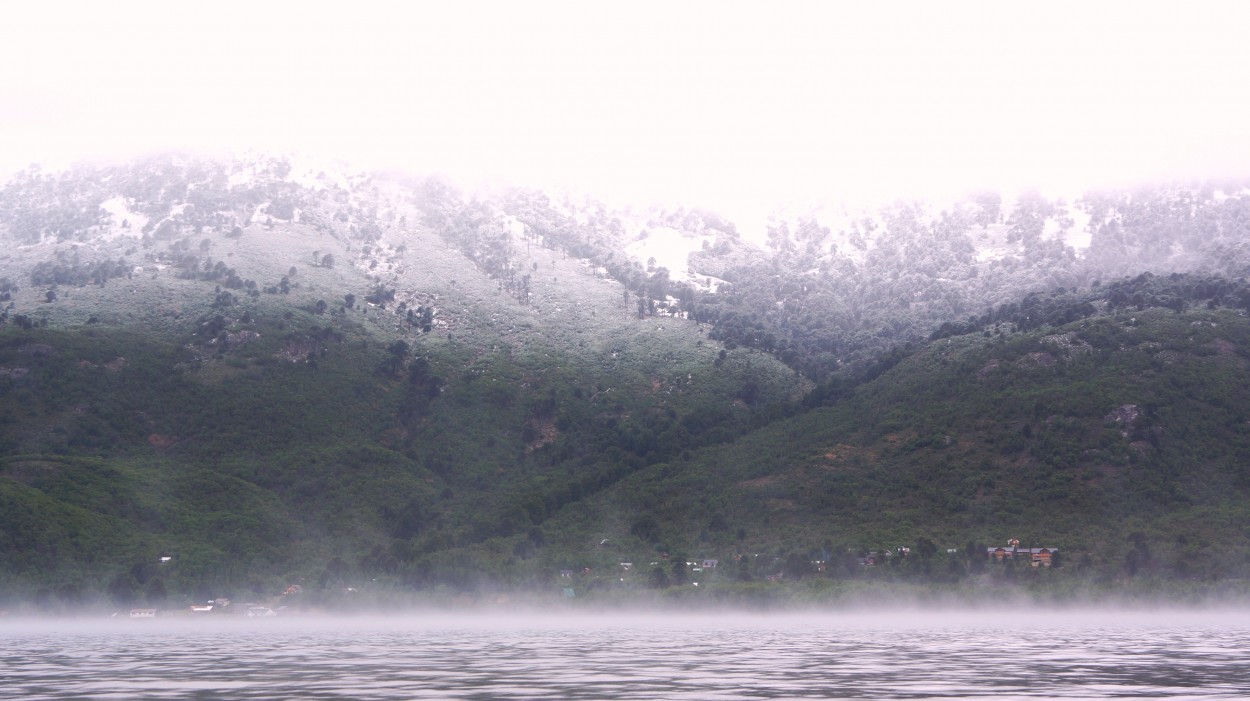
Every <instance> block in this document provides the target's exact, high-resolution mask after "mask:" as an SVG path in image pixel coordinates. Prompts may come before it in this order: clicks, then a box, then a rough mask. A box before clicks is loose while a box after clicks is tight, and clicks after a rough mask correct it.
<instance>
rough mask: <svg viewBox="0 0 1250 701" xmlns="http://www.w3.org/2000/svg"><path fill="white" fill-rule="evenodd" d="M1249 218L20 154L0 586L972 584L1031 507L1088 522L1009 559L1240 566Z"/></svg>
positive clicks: (1244, 560) (1237, 192) (988, 580)
mask: <svg viewBox="0 0 1250 701" xmlns="http://www.w3.org/2000/svg"><path fill="white" fill-rule="evenodd" d="M1248 227H1250V191H1247V189H1246V187H1245V184H1244V183H1240V182H1236V181H1220V182H1207V183H1195V184H1177V185H1170V186H1160V187H1154V188H1146V189H1139V190H1135V191H1132V192H1104V193H1091V194H1088V195H1085V196H1083V197H1081V198H1080V199H1078V200H1070V201H1056V200H1052V199H1047V198H1046V197H1043V196H1041V195H1026V196H1021V197H1017V198H1013V199H1004V198H1002V197H1000V196H998V195H995V194H993V193H986V194H982V195H977V196H974V197H971V198H968V199H966V200H962V201H949V202H944V203H940V204H932V203H915V202H907V201H902V202H897V203H894V204H891V205H888V206H885V207H881V208H877V209H869V210H862V211H854V210H850V211H840V212H838V213H837V216H828V215H826V213H825V212H813V213H808V214H806V215H805V216H795V217H793V218H787V217H785V216H781V217H778V218H775V219H774V220H773V221H772V222H771V223H770V224H769V225H768V227H767V229H766V230H764V231H762V232H746V231H742V230H739V226H738V224H736V223H735V222H734V221H731V220H729V219H728V218H726V217H723V216H721V215H719V214H717V213H715V212H713V211H709V210H703V209H684V208H676V209H658V208H657V209H643V208H637V209H614V208H611V207H609V206H607V205H605V204H602V203H598V202H595V201H593V200H590V199H576V200H574V199H562V198H560V197H558V196H557V197H552V196H550V195H549V194H546V193H543V192H540V191H536V190H524V189H499V190H495V191H491V190H486V189H479V190H476V191H474V192H473V193H472V194H465V193H464V192H463V191H461V190H459V189H458V188H457V186H456V184H455V183H452V182H449V181H447V180H445V179H441V178H437V177H424V176H413V175H407V174H404V173H401V172H396V171H388V172H386V173H369V172H364V171H356V170H352V169H350V168H346V167H338V168H335V167H324V166H321V165H318V166H315V167H313V168H309V167H307V166H305V165H303V164H301V163H300V161H299V159H288V158H286V157H281V156H268V155H264V156H258V155H253V156H247V157H240V158H235V159H210V158H204V157H198V156H193V155H185V154H183V155H178V154H173V155H161V156H155V157H151V158H148V159H144V160H138V161H134V162H130V163H126V164H123V165H113V166H104V165H93V166H82V167H78V168H75V169H71V170H67V171H49V172H46V173H45V172H42V171H39V170H27V171H24V172H22V173H20V174H18V175H17V176H16V177H15V178H13V179H12V180H10V181H9V182H7V183H6V184H5V185H4V187H3V190H0V236H2V237H3V240H4V242H5V245H4V253H3V254H0V287H2V288H3V289H2V290H0V294H3V303H4V305H5V308H4V311H3V315H2V316H0V319H2V320H3V326H0V371H2V372H0V411H2V412H3V413H2V417H3V419H2V425H0V446H2V448H3V463H2V464H0V500H2V507H3V508H0V533H2V534H3V540H2V541H0V557H3V564H4V567H3V570H2V572H3V575H2V576H3V577H4V581H3V585H4V591H5V592H6V596H7V597H9V598H10V599H20V600H26V601H38V602H41V603H43V604H44V605H47V606H60V605H69V604H73V603H81V602H83V601H96V600H101V601H113V602H116V603H119V604H121V603H126V602H131V603H139V602H149V603H152V604H153V605H165V604H167V603H169V602H170V601H171V600H179V598H180V597H188V596H196V597H201V596H219V595H223V594H225V593H231V594H233V595H238V596H244V595H249V596H257V597H260V596H265V595H276V594H277V593H279V592H282V591H284V590H285V589H286V588H287V587H288V586H289V585H290V584H292V583H299V584H301V587H303V589H304V591H306V592H307V593H308V597H305V598H306V599H313V600H315V601H316V602H318V603H319V604H320V605H332V604H335V603H336V602H337V603H338V604H343V603H344V597H349V594H348V593H347V592H348V591H349V590H351V594H350V596H358V595H361V592H367V596H373V597H378V596H382V595H383V593H386V594H387V595H393V594H394V593H395V592H411V591H452V592H455V591H466V592H474V591H481V590H492V591H495V590H500V589H507V590H527V591H537V592H547V593H551V592H555V591H557V590H560V589H562V588H563V587H564V586H566V585H568V586H572V587H573V588H574V589H575V590H576V591H578V592H580V594H581V595H585V593H586V592H587V591H589V592H598V593H601V594H603V595H620V596H630V595H633V594H635V593H637V592H655V591H660V592H670V591H671V592H684V591H689V590H690V588H691V587H690V585H691V583H692V581H693V579H692V576H693V575H694V574H695V573H694V572H693V571H691V568H688V567H686V566H684V565H679V564H676V563H678V562H687V561H689V562H698V563H700V564H703V563H704V561H705V560H706V561H712V560H716V561H718V562H719V563H726V564H722V565H721V566H719V567H717V568H704V567H699V569H700V570H701V572H699V573H698V577H699V579H701V580H702V581H701V584H702V585H703V586H704V587H705V589H706V590H707V591H713V592H716V591H719V592H721V594H720V596H725V597H730V598H732V597H739V596H757V595H758V596H764V595H767V594H760V593H759V591H757V588H758V587H767V586H771V585H769V584H764V583H763V582H767V581H768V580H769V578H773V579H776V580H781V582H783V584H777V586H781V587H784V586H785V585H784V582H786V581H790V582H793V581H799V582H805V583H809V584H811V585H812V586H817V585H818V586H819V587H825V588H829V587H833V588H834V589H835V590H837V588H838V587H846V586H859V585H861V584H863V583H865V582H870V583H871V582H878V581H880V580H890V581H897V582H902V583H925V584H926V585H927V586H944V587H954V588H961V587H962V588H970V589H972V590H976V589H977V588H978V587H984V586H997V585H998V584H1004V583H1010V582H1017V584H1019V581H1018V578H1019V577H1020V576H1021V574H1022V573H1019V572H1016V571H1015V570H1013V569H1010V568H1003V567H999V568H997V569H995V568H990V567H988V563H987V562H986V559H985V557H984V550H983V548H984V546H985V545H991V544H993V545H996V544H1001V543H1000V541H1004V540H1005V539H1006V538H1009V537H1015V538H1019V539H1021V540H1022V541H1027V543H1026V544H1033V545H1036V546H1041V545H1045V546H1048V547H1059V548H1060V552H1062V553H1064V555H1065V558H1064V563H1063V567H1062V568H1057V569H1055V570H1054V571H1053V572H1047V573H1040V572H1039V571H1033V572H1032V578H1031V579H1028V578H1026V580H1025V581H1024V584H1022V586H1024V585H1027V586H1033V587H1051V589H1048V590H1047V591H1052V592H1053V591H1067V590H1081V589H1082V588H1095V589H1096V588H1097V587H1099V586H1106V584H1105V583H1106V582H1111V581H1120V580H1121V579H1122V578H1128V579H1127V580H1124V581H1128V582H1130V583H1131V582H1135V581H1151V580H1164V581H1175V582H1194V581H1199V582H1212V581H1227V580H1229V579H1231V578H1236V577H1240V576H1243V575H1244V572H1245V569H1246V567H1247V565H1248V564H1250V548H1248V547H1247V546H1248V545H1250V544H1248V543H1247V541H1246V535H1245V533H1244V529H1242V528H1240V527H1239V525H1238V524H1240V523H1244V516H1245V508H1246V506H1245V505H1246V503H1247V502H1246V496H1247V494H1246V492H1247V489H1250V480H1248V479H1247V473H1246V471H1245V465H1246V464H1248V463H1247V458H1250V452H1248V451H1250V425H1248V424H1247V419H1248V418H1250V410H1248V404H1247V403H1248V401H1250V397H1248V396H1247V395H1246V390H1245V388H1244V383H1242V382H1241V381H1240V378H1241V377H1242V376H1243V374H1244V369H1245V364H1246V362H1247V358H1248V354H1250V345H1247V343H1248V342H1250V323H1248V322H1247V319H1246V311H1247V309H1250V288H1248V287H1247V285H1246V283H1245V276H1246V271H1247V269H1248V267H1250V250H1248V249H1247V242H1250V231H1248ZM753 241H760V242H761V245H757V244H756V243H753ZM684 250H689V251H690V253H689V255H682V253H683V251H684ZM652 258H655V260H654V261H652V260H651V259H652ZM665 264H667V265H669V266H672V267H666V265H665ZM679 266H680V267H679ZM903 546H905V547H907V548H909V549H910V551H911V552H913V553H915V556H914V557H912V556H910V555H909V556H908V557H909V558H910V559H908V558H903V557H899V558H898V559H892V560H890V562H889V563H886V562H885V560H883V561H882V563H883V564H882V565H880V566H876V565H874V566H867V565H865V564H862V563H861V560H863V559H865V558H867V557H869V553H878V554H879V553H883V552H884V551H886V550H890V551H891V552H895V551H897V549H898V548H899V547H903ZM948 550H950V551H954V552H951V553H948V552H947V551H948ZM161 557H170V558H171V560H169V561H167V562H161V560H160V558H161ZM891 557H895V556H894V555H892V556H891ZM652 562H655V563H659V564H656V565H655V566H652V565H651V563H652ZM621 563H631V565H630V567H629V568H625V567H624V566H623V565H622V564H621ZM727 563H733V564H732V565H729V564H727ZM1043 575H1044V576H1043ZM566 580H567V581H566ZM574 580H575V581H574ZM1100 583H1101V584H1100ZM774 584H776V582H774ZM1121 585H1123V586H1131V585H1124V584H1123V582H1121ZM1117 586H1120V585H1117ZM785 591H789V592H791V593H793V592H794V591H796V590H793V589H789V590H785ZM830 591H832V590H830ZM838 591H840V590H838ZM744 592H746V593H744ZM752 592H753V593H752ZM349 598H350V597H349Z"/></svg>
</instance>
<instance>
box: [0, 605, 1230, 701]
mask: <svg viewBox="0 0 1250 701" xmlns="http://www.w3.org/2000/svg"><path fill="white" fill-rule="evenodd" d="M782 698H784V699H808V698H817V699H820V698H866V699H952V698H981V699H1037V698H1070V699H1103V698H1117V699H1123V698H1151V699H1160V698H1165V699H1166V698H1177V699H1193V698H1226V699H1247V698H1250V613H1246V612H1219V613H1213V612H1188V613H1185V612H1168V613H1158V612H1156V613H1141V612H1138V613H1110V614H1108V613H1062V614H1055V613H1051V612H1048V611H1047V610H1046V609H1045V608H1043V607H1039V606H1027V607H1020V608H1018V609H1002V610H996V611H978V612H971V613H943V614H929V613H925V614H919V613H896V614H888V615H878V614H862V613H861V614H841V615H839V614H825V613H821V614H803V615H800V614H785V615H772V616H767V615H747V614H728V613H723V614H717V615H710V614H709V615H681V614H672V613H669V614H646V615H641V614H640V615H621V614H613V615H598V616H597V615H586V616H577V617H574V616H571V615H557V614H552V615H546V616H543V615H513V614H507V615H504V614H501V615H496V616H489V615H485V614H473V615H466V616H446V615H440V616H431V615H413V616H411V617H395V618H391V619H387V620H379V619H316V620H309V619H299V620H293V619H238V620H211V621H210V620H185V619H184V620H152V621H131V620H112V621H107V622H65V621H37V622H32V621H7V620H0V699H22V700H24V701H36V700H39V699H292V700H294V699H356V700H367V699H782Z"/></svg>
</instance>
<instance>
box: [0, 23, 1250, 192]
mask: <svg viewBox="0 0 1250 701" xmlns="http://www.w3.org/2000/svg"><path fill="white" fill-rule="evenodd" d="M939 4H940V3H864V2H854V3H852V2H845V3H835V2H790V3H776V2H772V3H768V4H767V5H766V4H765V3H763V2H755V3H744V2H726V1H717V2H683V3H677V2H643V1H633V0H631V2H612V3H609V2H586V1H576V2H565V3H557V2H450V1H448V0H438V1H437V2H423V3H416V2H410V3H398V2H390V3H377V2H373V3H371V2H356V1H353V2H336V3H316V2H281V3H276V2H270V3H265V2H258V1H256V0H252V1H251V2H198V3H175V2H144V3H134V2H121V1H117V2H38V3H36V2H24V3H7V4H4V5H0V66H4V68H3V69H0V172H4V173H8V172H11V171H12V170H15V169H17V168H20V167H23V166H25V165H27V164H28V163H30V162H34V161H39V162H43V163H48V164H52V165H57V164H63V163H64V162H66V161H70V160H77V159H81V158H97V157H114V156H126V155H132V154H135V153H137V152H140V151H144V150H151V149H155V148H168V147H177V148H191V149H237V148H257V147H260V148H275V149H283V150H298V151H301V152H305V153H311V154H314V155H325V156H333V157H339V158H346V159H349V160H352V161H355V162H358V163H361V164H362V165H386V164H393V165H400V166H404V167H408V168H413V169H417V170H422V171H424V170H430V169H437V170H442V171H446V172H449V173H451V174H452V175H454V176H458V177H503V178H505V179H511V180H519V181H523V182H534V183H536V184H548V183H562V184H567V185H572V186H574V187H579V188H582V189H586V190H589V191H591V192H594V193H598V194H601V195H604V196H608V197H622V198H634V197H664V198H677V199H680V200H681V201H683V202H685V203H687V204H692V205H694V204H704V205H709V206H713V207H717V206H728V205H745V204H754V203H772V202H781V201H795V200H807V199H821V200H826V201H829V200H840V199H850V200H855V199H858V198H863V197H883V196H901V195H906V196H912V195H932V194H950V192H951V191H966V190H969V189H974V188H982V187H989V188H995V189H1007V190H1012V189H1019V188H1022V187H1040V188H1042V189H1044V190H1047V191H1058V190H1071V189H1073V188H1081V187H1089V186H1098V185H1120V184H1128V183H1132V182H1137V181H1141V180H1159V179H1171V178H1189V177H1195V176H1207V175H1238V176H1241V175H1247V174H1250V40H1247V39H1246V38H1245V35H1246V30H1247V28H1250V3H1244V2H1222V3H1185V4H1183V5H1182V4H1181V3H1180V2H1173V3H1167V4H1163V3H1152V2H1149V1H1140V0H1139V1H1138V2H1131V3H1127V2H1126V3H1110V2H1100V3H1093V2H1078V3H1057V4H1056V3H1053V2H1045V3H1009V2H1001V1H1000V2H986V3H970V2H960V3H942V4H943V5H950V6H949V7H938V6H937V5H939ZM865 5H871V6H872V7H871V8H863V7H861V6H865ZM1029 5H1033V6H1037V7H1030V6H1029Z"/></svg>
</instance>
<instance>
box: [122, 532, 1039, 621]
mask: <svg viewBox="0 0 1250 701" xmlns="http://www.w3.org/2000/svg"><path fill="white" fill-rule="evenodd" d="M606 544H607V541H606V540H604V541H601V542H600V543H599V545H600V546H603V545H606ZM957 553H958V550H957V549H955V548H948V549H947V550H946V554H947V556H953V555H956V554H957ZM911 554H912V549H911V548H910V547H907V546H900V547H898V548H895V549H893V550H882V551H876V550H873V551H868V552H867V553H864V554H863V555H862V556H861V557H857V558H856V564H857V565H858V566H859V567H863V568H870V567H877V566H878V565H882V564H885V563H886V562H887V561H889V560H890V559H893V558H906V557H911ZM985 556H986V558H987V559H988V560H990V561H992V562H1004V561H1008V560H1010V561H1013V562H1024V563H1028V564H1029V565H1030V566H1032V567H1056V566H1058V565H1059V548H1056V547H1040V548H1033V547H1030V548H1025V547H1021V546H1020V541H1019V540H1018V539H1015V538H1012V539H1010V540H1008V541H1007V544H1006V545H1004V546H999V547H987V548H986V549H985ZM748 557H752V558H758V557H759V555H758V554H756V555H752V556H747V555H743V554H736V555H734V556H733V559H734V562H735V563H737V565H738V566H739V567H741V566H742V564H743V563H742V561H743V559H744V558H748ZM168 559H169V558H168V557H162V558H161V560H162V561H163V562H165V561H168ZM666 561H670V558H669V555H668V553H663V554H661V555H660V559H659V560H657V561H655V562H652V563H650V566H651V572H652V573H664V572H665V569H664V568H665V566H666V565H668V569H669V570H670V571H672V572H673V573H674V575H675V576H674V578H673V579H674V580H675V581H670V580H669V579H668V575H667V574H664V575H663V577H664V579H665V586H669V585H674V584H675V585H682V584H689V585H690V586H692V587H698V586H699V579H703V578H704V577H707V576H708V575H710V574H711V573H712V572H715V571H716V570H718V569H724V568H723V567H722V566H721V562H720V560H717V559H711V558H709V559H703V560H695V561H686V562H684V563H681V564H675V565H674V564H669V562H666ZM773 564H780V559H779V558H776V559H774V563H773ZM828 564H829V563H828V562H827V561H826V560H811V561H809V562H808V563H807V565H809V566H810V568H811V570H812V571H813V572H817V573H821V572H825V571H826V568H827V566H828ZM619 568H620V570H619V572H618V573H617V576H616V579H618V581H619V582H621V583H625V582H626V581H627V577H630V576H631V575H632V574H633V573H634V572H635V567H634V563H632V562H621V563H619ZM679 572H680V573H687V572H688V574H686V575H685V576H684V577H683V576H681V575H678V574H677V573H679ZM592 574H593V573H592V571H591V568H589V567H584V568H582V569H581V570H571V569H562V570H560V571H559V582H560V585H561V592H562V596H563V597H564V598H568V599H572V598H576V596H577V594H576V588H575V587H574V586H573V584H574V583H575V582H576V581H585V578H587V577H590V576H592ZM785 578H786V575H785V572H784V571H778V572H774V573H771V574H767V575H765V576H764V577H762V579H763V580H764V581H768V582H781V581H784V580H785ZM683 580H684V581H683ZM301 593H303V587H301V586H300V585H298V584H292V585H290V586H288V587H287V588H286V590H285V591H283V592H282V594H280V595H278V596H277V597H276V598H275V599H273V600H271V601H268V602H266V603H255V602H253V603H245V604H242V605H234V604H233V603H232V602H231V601H230V599H227V598H216V599H212V600H209V601H205V602H203V603H197V604H191V605H190V606H188V607H187V608H182V609H172V610H160V609H155V608H134V609H130V612H129V618H134V619H145V618H157V617H162V618H165V617H182V616H186V617H197V616H206V615H233V616H244V617H247V618H272V617H275V616H280V615H288V614H290V613H291V612H294V611H296V610H297V608H296V607H294V606H293V603H294V602H295V601H296V600H297V599H298V597H299V595H300V594H301ZM342 593H344V594H346V595H349V596H350V595H352V594H355V593H357V590H356V588H355V587H346V588H345V589H344V590H343V592H342ZM114 616H115V617H118V616H121V614H120V613H118V614H114Z"/></svg>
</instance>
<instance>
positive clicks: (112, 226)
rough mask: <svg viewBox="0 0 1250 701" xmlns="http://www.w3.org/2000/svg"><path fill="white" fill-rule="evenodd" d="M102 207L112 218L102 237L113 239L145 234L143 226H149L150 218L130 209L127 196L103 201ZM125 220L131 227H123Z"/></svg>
mask: <svg viewBox="0 0 1250 701" xmlns="http://www.w3.org/2000/svg"><path fill="white" fill-rule="evenodd" d="M100 209H103V210H104V211H106V212H108V213H109V219H110V222H109V227H108V229H107V230H106V231H103V232H101V234H100V238H102V239H104V240H105V241H112V240H114V239H118V238H121V237H123V236H129V237H131V238H139V237H140V236H142V235H143V227H145V226H147V223H148V218H147V217H146V216H144V215H142V214H139V213H138V212H132V211H130V208H129V207H128V206H126V199H125V198H123V197H114V198H113V199H111V200H106V201H104V202H101V203H100ZM123 222H125V223H127V224H129V227H126V228H123V227H122V223H123Z"/></svg>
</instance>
